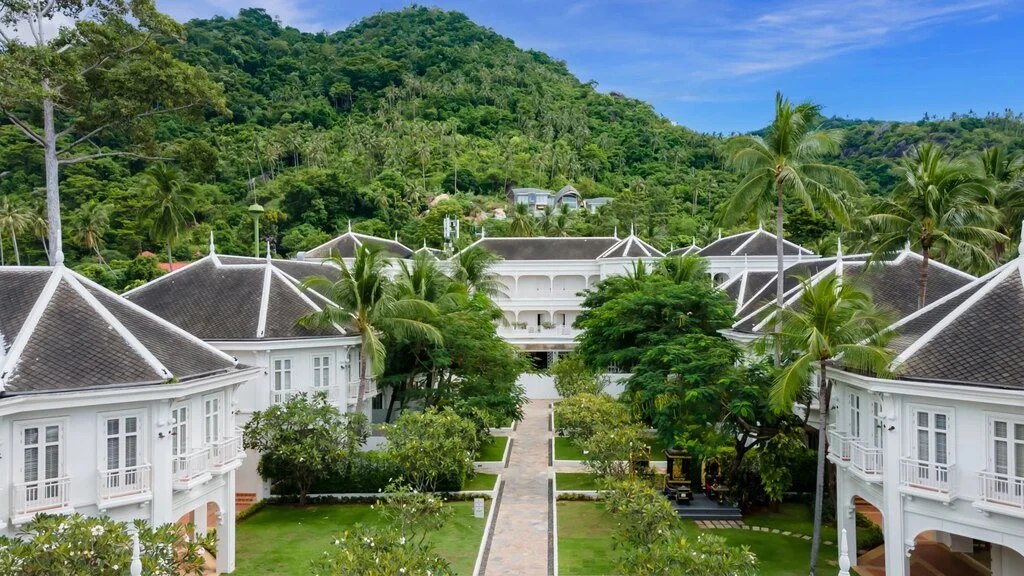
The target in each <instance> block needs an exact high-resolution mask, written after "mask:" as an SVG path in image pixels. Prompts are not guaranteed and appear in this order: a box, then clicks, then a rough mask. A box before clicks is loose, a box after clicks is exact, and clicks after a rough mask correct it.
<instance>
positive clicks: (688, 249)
mask: <svg viewBox="0 0 1024 576" xmlns="http://www.w3.org/2000/svg"><path fill="white" fill-rule="evenodd" d="M699 252H700V246H697V245H696V244H691V245H689V246H683V247H681V248H676V249H674V250H669V251H668V252H666V253H665V256H689V255H690V254H697V253H699Z"/></svg>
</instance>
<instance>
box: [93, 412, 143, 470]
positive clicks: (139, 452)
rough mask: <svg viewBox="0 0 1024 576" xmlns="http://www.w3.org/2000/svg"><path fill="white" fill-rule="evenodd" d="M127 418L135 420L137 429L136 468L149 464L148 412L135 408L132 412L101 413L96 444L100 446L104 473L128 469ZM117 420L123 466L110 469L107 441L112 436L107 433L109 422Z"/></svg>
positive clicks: (97, 424)
mask: <svg viewBox="0 0 1024 576" xmlns="http://www.w3.org/2000/svg"><path fill="white" fill-rule="evenodd" d="M125 418H135V420H136V428H135V437H136V454H135V466H132V468H137V467H139V466H145V465H146V464H149V450H148V449H147V448H148V436H147V435H146V424H145V423H146V411H145V410H144V409H142V408H135V409H131V410H117V411H114V412H100V413H98V414H97V415H96V430H97V432H98V433H97V434H96V442H97V445H98V448H97V452H96V453H97V456H99V470H100V471H103V472H109V471H111V470H123V469H125V468H128V467H129V466H127V465H126V464H125V462H126V459H125V458H124V456H125V451H124V439H125V438H126V437H127V436H126V433H125V431H124V420H125ZM114 419H117V420H119V421H120V424H119V425H118V426H119V433H118V438H119V443H120V445H119V452H120V454H119V457H120V458H121V461H120V462H121V466H119V467H118V468H110V467H109V466H108V464H109V460H108V454H107V440H108V439H109V438H111V436H110V435H109V434H108V433H107V422H108V421H109V420H114Z"/></svg>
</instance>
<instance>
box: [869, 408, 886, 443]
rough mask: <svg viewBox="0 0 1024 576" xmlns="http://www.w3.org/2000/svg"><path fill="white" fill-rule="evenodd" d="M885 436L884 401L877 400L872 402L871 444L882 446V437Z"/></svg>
mask: <svg viewBox="0 0 1024 576" xmlns="http://www.w3.org/2000/svg"><path fill="white" fill-rule="evenodd" d="M884 437H885V416H884V415H883V413H882V403H881V402H879V401H877V400H875V401H874V402H872V403H871V446H872V447H873V448H882V447H883V446H882V439H883V438H884Z"/></svg>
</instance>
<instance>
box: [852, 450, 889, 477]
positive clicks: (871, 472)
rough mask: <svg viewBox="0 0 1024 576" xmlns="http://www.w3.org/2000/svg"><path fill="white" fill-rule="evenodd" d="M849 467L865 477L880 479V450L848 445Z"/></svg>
mask: <svg viewBox="0 0 1024 576" xmlns="http://www.w3.org/2000/svg"><path fill="white" fill-rule="evenodd" d="M850 467H851V468H853V469H854V470H856V471H858V472H860V473H861V474H862V475H863V476H866V477H872V476H874V477H878V478H881V477H882V449H881V448H874V447H872V446H867V445H865V444H862V443H860V442H851V443H850Z"/></svg>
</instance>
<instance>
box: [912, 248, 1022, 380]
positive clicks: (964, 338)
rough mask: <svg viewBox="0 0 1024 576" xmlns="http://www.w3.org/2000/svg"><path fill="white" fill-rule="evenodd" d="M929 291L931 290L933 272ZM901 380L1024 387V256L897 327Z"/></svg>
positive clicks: (929, 306)
mask: <svg viewBox="0 0 1024 576" xmlns="http://www.w3.org/2000/svg"><path fill="white" fill-rule="evenodd" d="M928 285H929V287H928V291H929V293H930V292H931V273H929V283H928ZM893 330H895V332H896V334H897V336H896V337H895V338H894V339H893V341H892V343H893V346H894V348H895V349H896V351H897V352H899V356H897V358H896V360H895V361H894V362H893V368H894V370H895V373H896V377H897V378H899V379H909V380H925V381H930V382H938V383H953V384H966V385H980V386H991V387H998V388H1016V389H1021V388H1024V258H1022V257H1017V258H1016V259H1014V260H1013V261H1011V262H1008V263H1006V264H1004V265H1003V266H1001V267H999V268H997V269H996V270H994V271H992V272H990V273H989V274H987V275H985V276H984V277H982V278H979V279H977V280H975V281H974V282H971V283H970V284H968V285H966V286H964V287H962V288H961V289H960V290H957V291H955V292H953V293H951V294H949V295H947V296H946V297H945V298H941V299H939V300H937V301H935V302H933V303H932V304H930V305H928V306H926V307H924V308H922V309H921V310H919V311H917V312H916V313H914V314H911V315H910V316H907V317H906V318H904V319H903V321H901V322H899V323H897V324H895V325H894V326H893Z"/></svg>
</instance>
